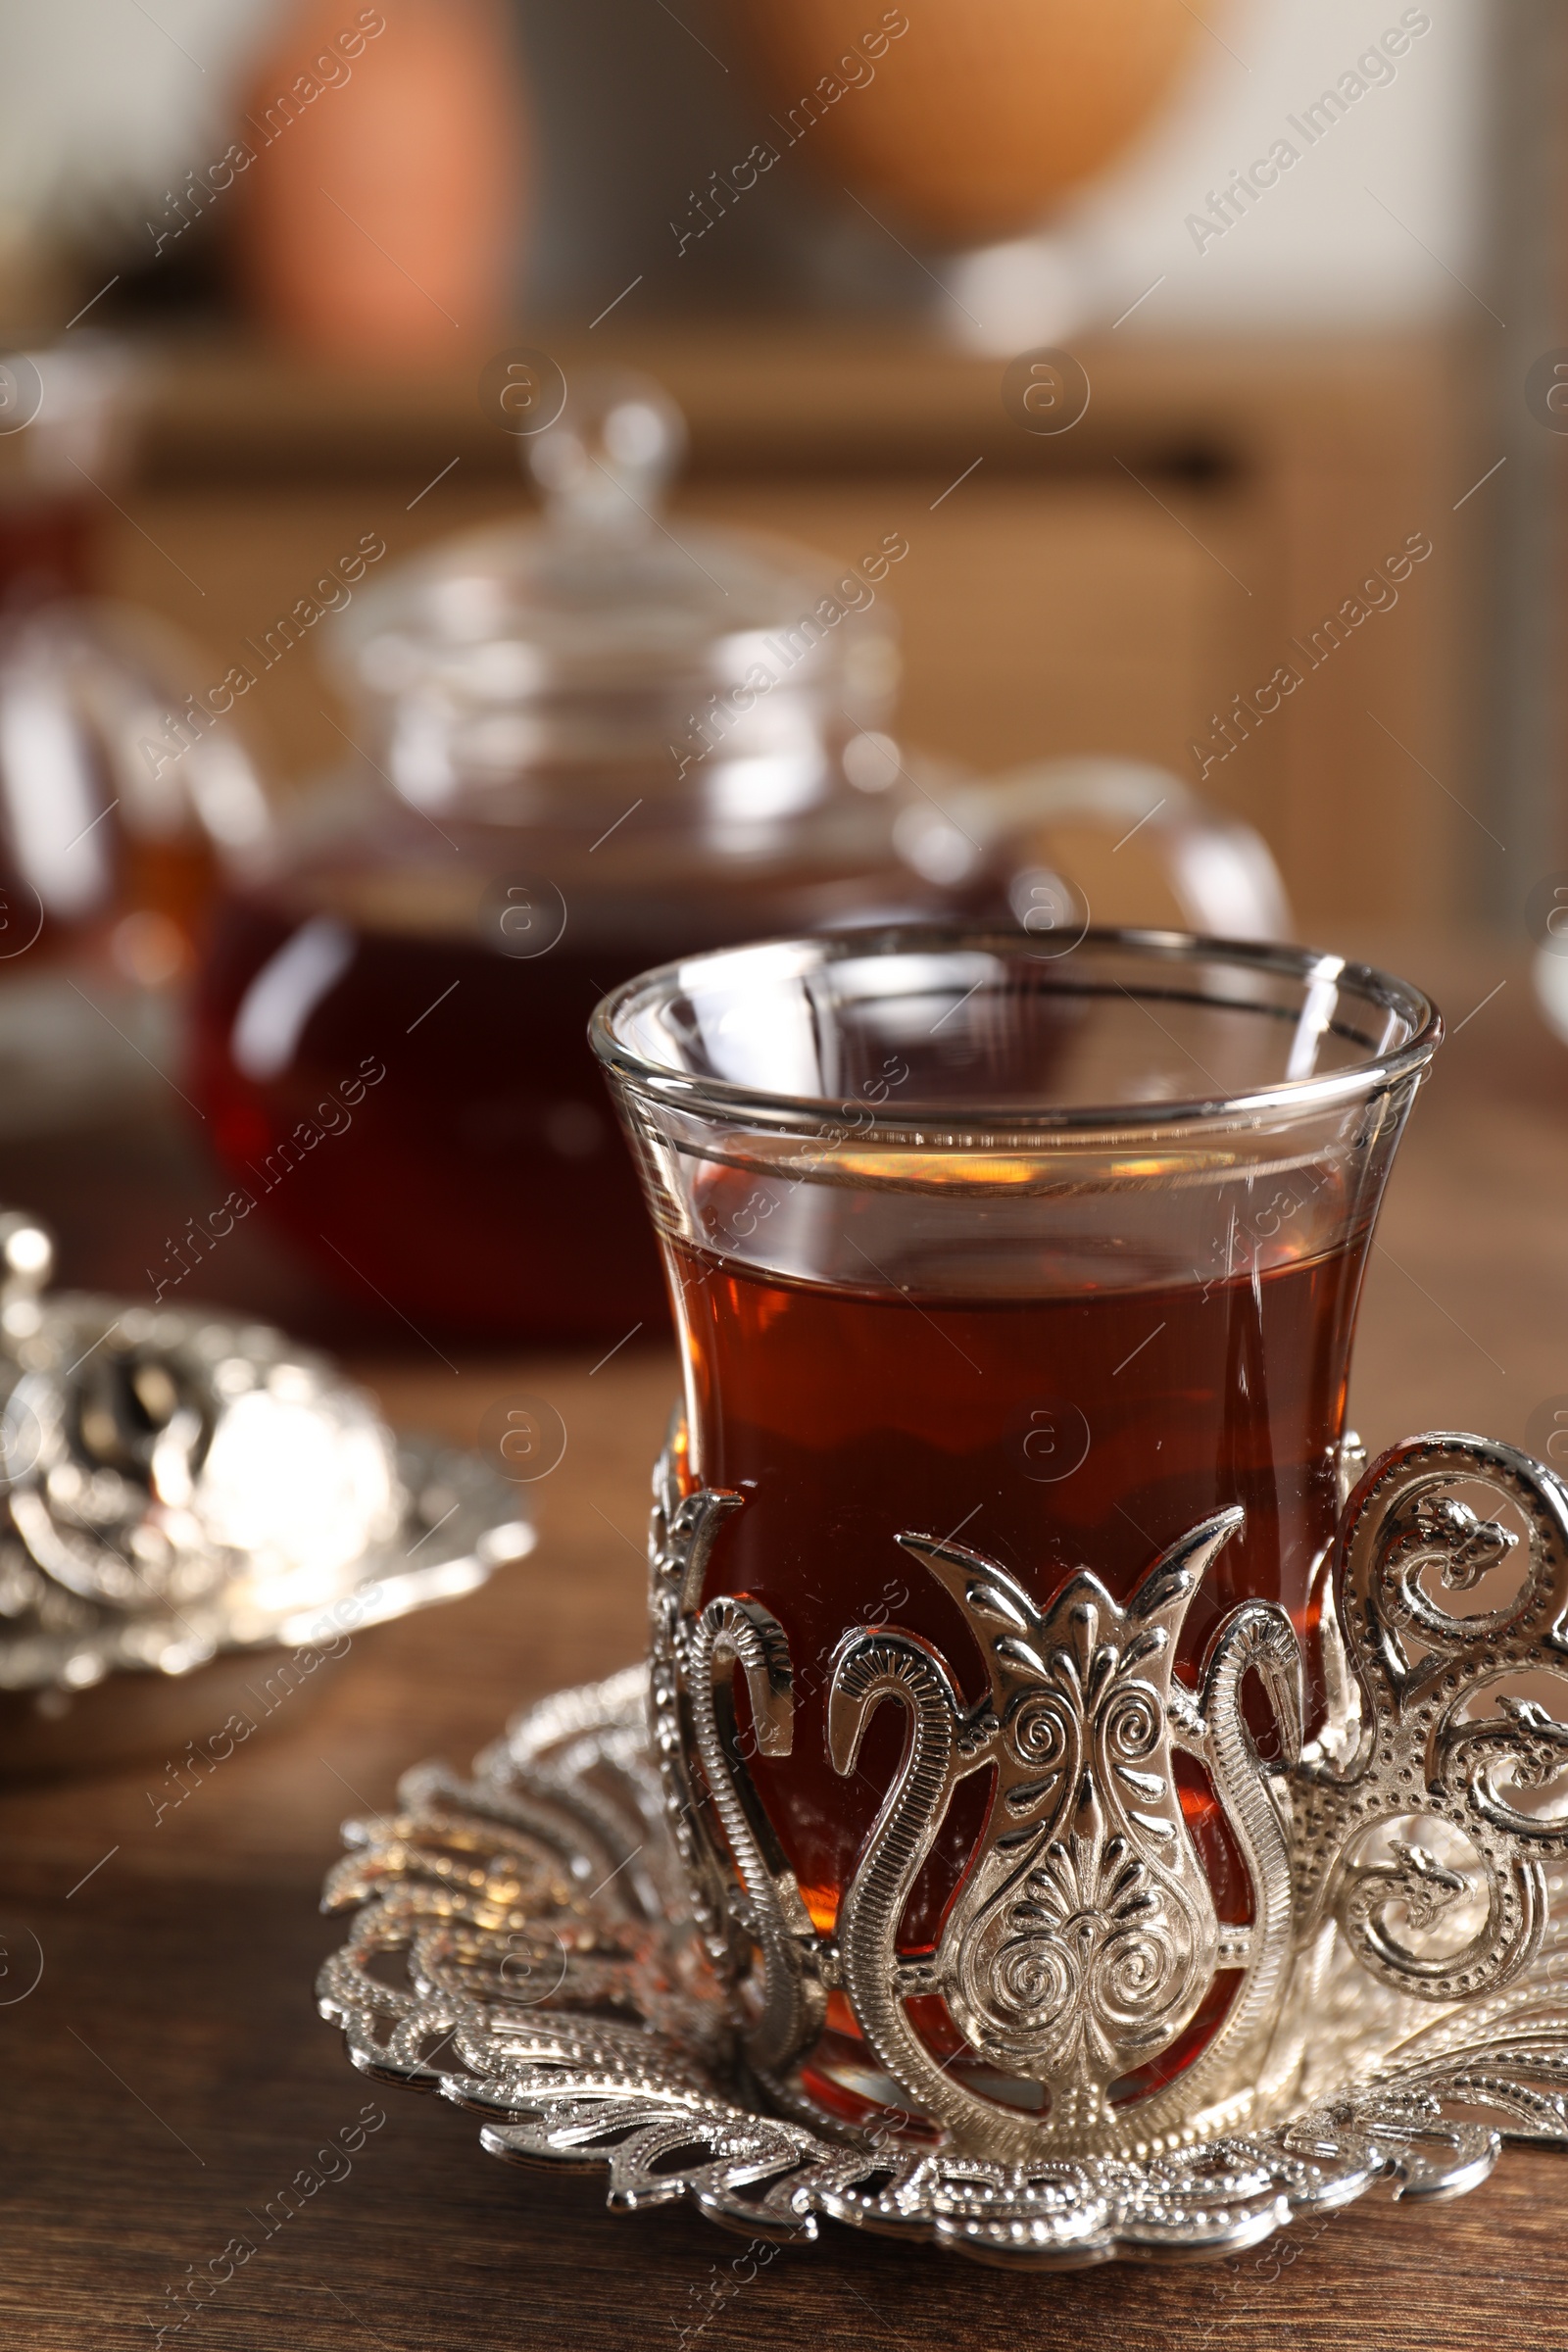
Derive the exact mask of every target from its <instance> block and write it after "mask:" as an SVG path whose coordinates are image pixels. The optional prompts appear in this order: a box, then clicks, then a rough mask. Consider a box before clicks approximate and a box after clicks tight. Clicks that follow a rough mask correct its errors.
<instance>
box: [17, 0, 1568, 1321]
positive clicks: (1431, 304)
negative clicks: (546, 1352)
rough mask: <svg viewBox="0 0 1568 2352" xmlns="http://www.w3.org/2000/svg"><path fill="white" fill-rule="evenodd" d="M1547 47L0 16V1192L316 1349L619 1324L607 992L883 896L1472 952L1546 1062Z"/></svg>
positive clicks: (1547, 32) (1564, 385) (730, 20)
mask: <svg viewBox="0 0 1568 2352" xmlns="http://www.w3.org/2000/svg"><path fill="white" fill-rule="evenodd" d="M1565 49H1568V30H1565V27H1564V25H1563V24H1562V23H1561V22H1560V12H1557V11H1555V10H1553V9H1552V8H1551V7H1550V6H1549V5H1547V0H1505V4H1503V0H1493V4H1492V5H1490V6H1489V5H1488V4H1487V0H1427V4H1426V5H1423V6H1419V7H1405V6H1402V5H1399V4H1397V0H1315V4H1314V6H1313V7H1312V8H1310V9H1306V8H1303V7H1301V6H1299V5H1296V4H1294V0H1096V5H1095V6H1094V7H1093V8H1090V7H1087V6H1085V5H1083V4H1082V0H908V6H907V10H906V9H905V8H904V7H902V6H901V7H892V8H886V9H884V8H882V7H881V6H880V5H878V0H680V4H679V6H678V8H677V7H676V6H672V5H667V4H666V0H580V4H579V5H577V6H575V7H573V8H571V9H562V8H559V7H550V6H547V5H545V0H513V4H512V5H507V4H505V0H379V4H378V5H377V6H374V7H368V8H359V7H357V6H355V5H354V4H353V0H155V5H153V6H143V5H141V0H53V4H52V5H51V7H50V8H49V9H48V10H46V11H45V10H39V9H35V8H30V7H23V6H21V5H17V4H15V0H11V4H8V5H3V6H0V342H3V344H4V346H5V347H6V352H7V356H6V358H5V362H4V368H3V370H0V599H3V605H4V622H3V631H0V861H3V863H4V867H5V874H4V908H3V913H4V921H3V924H0V1200H4V1201H8V1202H11V1201H25V1203H26V1204H28V1205H29V1206H30V1207H32V1208H33V1209H34V1210H35V1211H37V1212H39V1213H41V1214H43V1215H45V1216H46V1217H47V1218H48V1219H50V1221H51V1222H53V1224H54V1225H55V1226H56V1228H57V1229H58V1231H59V1234H60V1238H61V1248H62V1267H63V1272H64V1274H65V1276H66V1277H67V1278H68V1279H69V1280H72V1281H75V1282H81V1283H90V1284H94V1285H102V1286H106V1287H111V1288H114V1289H116V1290H123V1291H124V1292H126V1293H127V1294H132V1293H133V1294H136V1295H138V1296H140V1297H142V1298H145V1299H151V1300H157V1299H162V1298H165V1297H171V1298H172V1297H175V1296H177V1298H178V1299H179V1301H180V1302H181V1303H190V1302H192V1301H194V1300H196V1299H205V1298H224V1299H228V1300H230V1301H232V1302H235V1303H237V1304H240V1305H242V1306H245V1307H247V1308H249V1309H252V1310H253V1311H263V1312H266V1313H267V1314H268V1315H269V1316H272V1317H277V1318H279V1319H281V1320H284V1321H286V1322H289V1323H292V1324H294V1325H295V1326H297V1327H300V1328H302V1329H304V1330H306V1331H308V1332H312V1333H320V1334H323V1335H325V1336H327V1337H329V1338H332V1339H335V1340H347V1341H349V1342H351V1343H352V1342H353V1341H354V1340H355V1339H356V1337H365V1338H368V1337H370V1336H372V1335H373V1336H374V1337H375V1338H376V1339H377V1340H378V1341H379V1340H380V1339H382V1338H384V1337H385V1336H386V1335H388V1334H390V1335H394V1336H395V1337H397V1338H400V1339H404V1340H408V1337H409V1333H410V1332H411V1331H412V1333H413V1334H414V1338H413V1340H412V1341H410V1342H409V1344H411V1345H416V1346H420V1345H423V1344H424V1342H425V1340H426V1338H427V1337H428V1335H431V1334H434V1335H435V1336H436V1337H437V1338H439V1336H440V1334H441V1333H443V1332H445V1331H448V1330H450V1331H453V1332H455V1333H457V1334H458V1335H459V1336H460V1337H462V1338H465V1339H468V1340H477V1341H496V1342H501V1343H509V1344H510V1343H513V1342H515V1341H519V1340H520V1341H524V1342H530V1341H533V1340H549V1341H556V1340H567V1341H579V1340H580V1341H583V1342H585V1343H594V1344H596V1345H597V1343H598V1342H599V1341H600V1340H604V1341H606V1342H607V1343H608V1341H610V1340H612V1339H615V1338H616V1337H617V1336H618V1335H620V1334H621V1333H623V1332H628V1327H631V1328H633V1329H637V1330H647V1331H653V1330H656V1329H660V1328H662V1324H661V1321H660V1318H661V1316H662V1306H661V1304H660V1299H659V1293H658V1285H657V1277H656V1274H655V1271H654V1267H653V1261H652V1253H651V1249H650V1246H649V1245H648V1243H647V1241H646V1240H645V1238H644V1235H643V1231H642V1221H641V1211H640V1209H638V1207H637V1205H636V1201H635V1196H634V1194H633V1191H632V1188H631V1185H630V1180H629V1175H628V1174H627V1172H626V1170H625V1167H624V1163H623V1161H622V1158H621V1155H620V1146H619V1143H618V1140H617V1139H616V1138H615V1137H614V1136H613V1133H612V1132H611V1129H610V1124H609V1114H608V1112H607V1109H606V1106H605V1103H604V1101H603V1098H602V1095H601V1093H600V1090H599V1087H598V1081H597V1079H596V1077H595V1075H594V1073H593V1071H592V1068H591V1066H590V1064H589V1062H588V1059H587V1055H586V1050H585V1049H584V1048H583V1047H582V1045H581V1032H582V1027H583V1024H584V1023H585V1021H586V1018H587V1015H588V1013H589V1011H590V1009H591V1007H592V1004H593V1001H594V999H595V997H596V996H597V995H598V994H599V993H600V991H601V989H602V988H604V987H608V986H610V985H613V983H614V982H615V981H617V980H618V979H620V978H622V977H624V976H626V975H627V974H628V973H630V972H632V971H634V970H636V969H638V968H640V967H641V966H642V965H645V964H647V963H649V962H652V961H655V960H659V959H660V958H661V957H662V956H666V955H670V954H678V953H680V952H682V951H683V950H686V949H690V948H694V947H698V946H703V945H707V944H711V943H712V942H713V941H715V940H718V939H721V938H726V937H739V936H746V935H748V934H753V935H755V934H757V933H759V932H766V931H772V930H778V929H782V928H789V927H794V926H796V925H798V924H802V923H811V922H815V921H820V920H828V919H845V918H847V917H855V916H860V915H863V916H874V915H877V914H879V913H887V912H890V911H896V912H902V913H910V912H913V913H919V912H932V911H942V910H944V909H946V908H950V907H957V908H960V909H963V910H966V911H970V912H975V911H989V912H993V913H995V914H996V915H997V916H998V919H1004V920H1009V921H1014V922H1021V923H1023V924H1024V925H1025V926H1026V927H1028V928H1031V929H1037V930H1041V931H1044V932H1049V933H1050V934H1051V935H1052V937H1053V938H1057V939H1059V940H1060V941H1061V942H1062V943H1063V944H1065V943H1066V941H1067V940H1069V939H1070V938H1071V937H1073V936H1076V933H1077V930H1078V929H1081V927H1082V924H1083V923H1084V922H1085V921H1088V920H1091V919H1092V920H1094V921H1097V922H1114V921H1150V920H1152V921H1161V922H1181V923H1186V924H1189V925H1194V926H1197V927H1200V928H1208V929H1212V930H1219V931H1230V932H1242V933H1247V934H1250V935H1253V936H1263V937H1267V936H1285V935H1292V936H1298V937H1309V938H1310V939H1312V940H1313V941H1315V942H1317V943H1320V944H1321V945H1323V946H1325V947H1329V948H1334V949H1337V950H1340V951H1341V952H1345V953H1369V954H1375V955H1378V956H1385V957H1393V958H1396V959H1397V957H1398V956H1399V955H1400V953H1401V949H1402V948H1403V947H1404V943H1406V942H1415V943H1417V944H1416V945H1415V946H1414V947H1411V948H1409V949H1408V951H1407V952H1406V954H1405V960H1407V961H1408V960H1409V959H1410V956H1416V957H1417V959H1419V957H1420V956H1439V957H1440V960H1441V956H1447V957H1448V959H1449V964H1448V966H1446V967H1445V968H1452V969H1455V970H1461V971H1462V972H1464V973H1465V974H1466V975H1468V974H1470V973H1471V972H1474V973H1476V974H1478V975H1479V976H1480V980H1481V981H1485V980H1487V979H1489V978H1490V977H1491V976H1492V975H1493V973H1494V971H1495V972H1498V973H1502V974H1503V975H1504V977H1506V976H1507V975H1508V974H1509V973H1511V972H1512V970H1513V967H1514V962H1515V961H1516V962H1518V963H1519V966H1520V977H1519V981H1518V989H1519V990H1520V991H1521V992H1522V995H1523V997H1524V998H1525V999H1528V998H1529V996H1530V992H1531V989H1532V986H1533V985H1534V987H1535V989H1536V991H1537V992H1538V995H1539V1002H1540V1012H1539V1015H1538V1014H1536V1013H1532V1015H1531V1019H1532V1021H1533V1022H1535V1023H1536V1026H1535V1028H1533V1029H1532V1031H1531V1033H1530V1034H1531V1038H1532V1045H1531V1051H1532V1052H1533V1053H1541V1052H1545V1053H1547V1054H1555V1053H1556V1052H1557V1050H1558V1049H1557V1047H1556V1045H1555V1043H1554V1042H1551V1041H1552V1039H1553V1036H1554V1033H1557V1032H1561V1033H1568V997H1565V995H1564V991H1563V988H1562V986H1561V985H1560V984H1559V980H1560V976H1561V975H1563V974H1565V973H1568V959H1562V958H1559V956H1558V955H1557V954H1556V947H1557V933H1556V930H1555V928H1554V920H1555V914H1556V910H1557V908H1558V906H1559V898H1558V896H1557V895H1555V894H1556V892H1557V884H1558V881H1559V879H1561V880H1562V881H1563V882H1564V883H1565V884H1568V875H1564V876H1561V877H1559V876H1558V874H1557V872H1556V869H1557V867H1558V866H1559V865H1561V864H1565V863H1568V847H1565V844H1564V841H1563V826H1562V805H1563V801H1564V775H1563V767H1562V758H1561V749H1562V746H1561V726H1560V711H1559V684H1558V681H1559V676H1560V670H1561V662H1560V658H1559V648H1560V643H1561V631H1562V620H1563V613H1562V582H1561V573H1560V564H1559V536H1560V515H1561V511H1562V483H1561V477H1560V466H1561V463H1562V449H1563V442H1562V434H1563V432H1564V430H1565V429H1568V325H1565V324H1564V323H1563V319H1562V309H1563V290H1564V277H1563V260H1564V255H1563V244H1564V227H1565V224H1568V210H1565V206H1568V191H1565V190H1564V188H1563V186H1562V181H1561V166H1560V160H1559V159H1560V154H1561V147H1562V139H1561V124H1562V123H1563V121H1564V120H1565V119H1568V118H1565V108H1568V63H1565ZM416 559H417V562H416V561H415V560H416ZM759 663H760V670H759ZM748 680H749V681H750V683H748ZM1560 903H1561V904H1562V905H1563V906H1565V907H1568V890H1565V892H1564V893H1563V895H1562V898H1561V902H1560ZM1563 920H1564V922H1565V924H1568V915H1565V916H1564V917H1563ZM1532 956H1533V959H1534V962H1533V967H1532V965H1531V961H1530V959H1531V958H1532ZM1455 958H1457V959H1458V960H1457V962H1455V961H1454V959H1455ZM1466 958H1468V959H1469V960H1468V961H1466V960H1465V959H1466ZM1510 958H1512V959H1513V960H1512V961H1510ZM1532 968H1533V973H1534V978H1533V980H1532ZM1413 976H1415V977H1417V978H1421V977H1424V971H1422V970H1417V971H1416V972H1415V973H1414V975H1413ZM1460 985H1461V987H1463V988H1467V987H1468V985H1469V981H1468V977H1466V979H1465V980H1464V981H1463V982H1462V983H1461V984H1460ZM1475 994H1476V995H1477V997H1479V996H1480V994H1481V986H1480V985H1479V984H1478V985H1477V987H1476V990H1475ZM1542 1024H1544V1026H1542ZM1541 1066H1542V1067H1544V1068H1549V1067H1551V1066H1553V1065H1551V1064H1549V1063H1543V1064H1542V1065H1541Z"/></svg>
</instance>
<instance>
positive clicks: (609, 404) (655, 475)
mask: <svg viewBox="0 0 1568 2352" xmlns="http://www.w3.org/2000/svg"><path fill="white" fill-rule="evenodd" d="M526 446H527V464H528V467H529V470H530V471H531V473H532V474H533V478H534V480H535V481H536V482H537V483H538V485H539V487H540V489H541V491H542V492H543V493H544V498H545V505H546V510H547V512H548V515H549V517H550V521H551V524H552V526H553V527H555V528H556V529H559V530H562V531H564V532H567V533H569V534H570V535H571V536H572V537H574V538H580V537H585V536H586V537H591V538H595V539H640V538H643V537H645V536H646V535H647V533H648V532H649V531H650V530H652V529H654V528H656V527H657V515H658V509H659V507H660V506H661V505H662V500H663V493H664V489H665V486H666V484H667V483H668V481H669V479H670V477H671V475H672V474H673V473H674V471H675V469H676V467H677V466H678V465H679V464H680V461H681V458H682V457H683V455H684V454H685V449H686V422H685V418H684V417H682V416H681V413H680V410H679V409H678V408H677V407H676V405H675V403H674V402H673V401H672V400H671V399H670V397H669V395H668V393H667V392H665V391H663V390H662V387H661V386H660V385H658V384H656V383H655V382H654V381H653V379H652V377H650V376H645V375H637V374H633V373H630V372H628V371H626V370H624V369H616V370H613V371H604V372H596V373H592V374H589V375H585V376H583V377H582V378H580V379H579V381H578V382H577V383H575V384H574V385H573V386H572V388H571V389H570V391H569V392H568V393H567V396H566V404H565V407H564V409H563V411H562V413H561V416H560V417H558V418H557V420H556V422H555V423H554V424H552V425H550V426H549V427H547V429H546V430H545V431H544V432H542V433H540V434H539V435H538V436H537V437H536V438H534V439H532V440H530V441H529V442H528V443H527V445H526Z"/></svg>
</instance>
